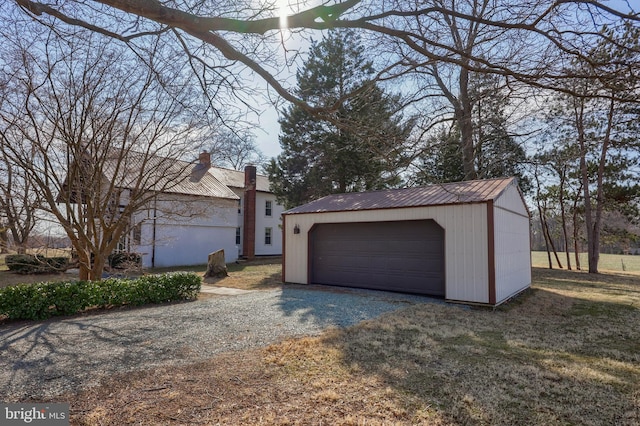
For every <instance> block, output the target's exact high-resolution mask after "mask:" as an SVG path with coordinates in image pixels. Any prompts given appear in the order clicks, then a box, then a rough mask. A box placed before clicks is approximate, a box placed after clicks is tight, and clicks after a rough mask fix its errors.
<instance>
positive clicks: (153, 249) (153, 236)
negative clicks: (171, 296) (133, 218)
mask: <svg viewBox="0 0 640 426" xmlns="http://www.w3.org/2000/svg"><path fill="white" fill-rule="evenodd" d="M157 217H158V198H157V196H156V197H154V198H153V230H152V234H151V267H152V268H155V267H156V218H157Z"/></svg>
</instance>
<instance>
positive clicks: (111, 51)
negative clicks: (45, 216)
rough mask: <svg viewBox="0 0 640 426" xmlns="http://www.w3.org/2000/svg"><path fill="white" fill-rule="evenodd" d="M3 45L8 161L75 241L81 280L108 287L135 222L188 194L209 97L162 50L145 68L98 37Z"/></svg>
mask: <svg viewBox="0 0 640 426" xmlns="http://www.w3.org/2000/svg"><path fill="white" fill-rule="evenodd" d="M3 41H4V42H5V43H4V45H3V46H4V51H3V54H4V55H11V59H12V61H11V64H10V66H7V67H5V68H4V69H3V70H2V71H1V72H2V73H3V74H4V75H3V76H2V78H1V80H2V81H5V82H6V85H5V87H4V88H3V91H2V92H3V95H2V96H3V97H2V104H1V105H0V124H1V125H0V148H1V150H2V153H3V155H4V156H5V158H6V159H7V161H8V162H9V163H10V164H12V165H13V166H16V167H18V168H20V169H21V170H23V171H24V174H25V178H26V181H28V182H30V183H31V184H32V185H33V186H34V187H35V189H36V190H37V192H38V195H39V197H40V199H41V200H42V203H43V208H44V209H45V210H46V211H47V212H48V213H50V214H51V215H53V216H54V217H55V218H56V220H57V221H58V222H59V223H60V224H61V226H62V227H63V228H64V231H65V232H66V234H67V235H68V236H69V238H70V240H71V243H72V246H73V249H74V250H75V252H76V253H77V256H78V260H79V266H80V278H81V279H91V280H94V279H100V277H101V275H102V270H103V267H104V264H105V261H106V259H107V256H108V255H109V254H110V253H111V252H112V251H113V250H114V248H116V246H117V245H118V242H119V240H120V237H121V236H122V235H123V234H124V233H125V232H127V230H129V229H130V227H131V217H132V216H133V215H134V214H135V213H136V212H137V211H139V210H140V209H144V208H148V206H149V205H150V203H151V202H152V201H153V200H154V199H155V198H157V196H158V194H161V193H163V192H165V191H167V190H170V189H171V188H173V187H175V186H176V185H180V184H181V181H180V179H181V177H184V169H185V168H186V167H188V166H189V163H187V162H176V161H175V160H174V159H176V158H181V157H185V155H188V154H191V153H192V152H193V148H194V147H192V146H191V145H192V143H191V140H190V136H191V135H192V134H193V133H194V132H196V131H198V132H202V125H203V123H206V120H204V119H203V117H204V116H203V114H202V113H201V110H202V109H198V107H200V108H202V105H201V104H200V103H197V101H199V99H201V97H199V96H197V93H194V92H193V90H191V89H190V88H191V87H192V86H191V85H190V84H189V82H188V81H185V80H187V79H186V78H185V77H184V73H183V72H182V71H183V70H182V69H180V68H179V67H176V66H175V64H174V63H173V62H171V61H170V60H167V58H166V57H164V56H163V53H164V52H163V51H162V49H161V46H162V44H161V43H160V41H159V40H156V43H155V44H152V43H150V44H149V45H148V51H147V55H148V56H146V57H144V58H141V57H139V56H137V57H136V56H132V55H131V54H130V52H129V51H128V50H127V49H126V47H123V46H119V47H114V46H113V45H112V44H110V43H109V41H108V40H105V39H104V38H101V37H97V36H96V35H95V34H92V33H90V32H84V33H83V32H79V33H77V34H76V35H75V36H74V37H68V38H58V37H56V36H55V34H53V33H47V34H45V35H43V37H42V38H37V39H35V40H29V41H25V39H23V38H20V37H16V38H14V39H6V38H5V39H4V40H3ZM137 54H138V55H140V54H141V53H140V52H137ZM146 63H154V65H155V66H154V68H153V69H152V68H148V67H146V66H145V64H146ZM141 71H142V72H141ZM160 71H161V72H160ZM196 113H197V114H196Z"/></svg>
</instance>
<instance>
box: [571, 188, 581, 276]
mask: <svg viewBox="0 0 640 426" xmlns="http://www.w3.org/2000/svg"><path fill="white" fill-rule="evenodd" d="M580 191H582V183H581V184H580V187H579V188H578V191H577V192H576V196H575V199H574V200H573V252H574V255H575V258H576V269H577V270H578V271H580V270H581V269H582V268H581V266H580V244H579V240H580V226H579V223H578V194H579V193H580Z"/></svg>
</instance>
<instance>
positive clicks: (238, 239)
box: [236, 228, 240, 246]
mask: <svg viewBox="0 0 640 426" xmlns="http://www.w3.org/2000/svg"><path fill="white" fill-rule="evenodd" d="M236 245H238V246H239V245H240V228H236Z"/></svg>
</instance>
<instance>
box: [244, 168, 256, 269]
mask: <svg viewBox="0 0 640 426" xmlns="http://www.w3.org/2000/svg"><path fill="white" fill-rule="evenodd" d="M243 225H244V235H243V236H242V257H244V258H245V259H249V260H251V259H253V258H255V256H256V166H253V165H248V166H246V167H245V168H244V218H243Z"/></svg>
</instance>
